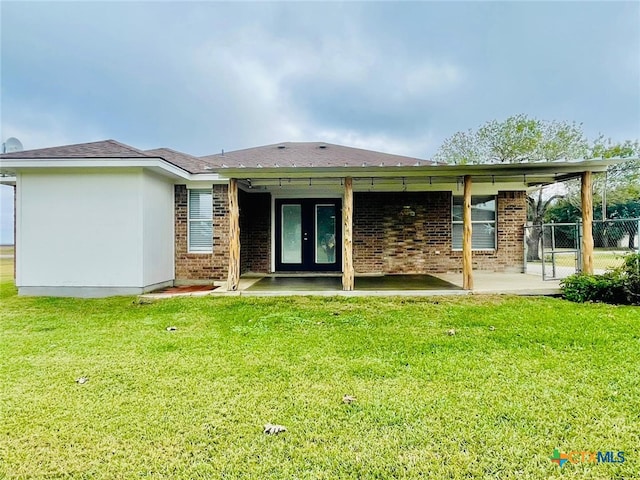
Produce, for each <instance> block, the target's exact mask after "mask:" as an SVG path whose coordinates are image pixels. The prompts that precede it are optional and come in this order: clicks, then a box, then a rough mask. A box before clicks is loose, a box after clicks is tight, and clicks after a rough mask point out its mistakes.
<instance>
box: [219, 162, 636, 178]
mask: <svg viewBox="0 0 640 480" xmlns="http://www.w3.org/2000/svg"><path fill="white" fill-rule="evenodd" d="M628 160H632V159H629V158H623V159H617V158H614V159H597V160H580V161H557V162H537V163H509V164H479V165H419V166H417V165H416V166H401V167H398V166H383V167H380V166H363V167H279V168H264V167H263V168H248V167H245V168H224V169H222V168H221V169H218V173H219V174H220V176H221V177H222V178H252V179H253V178H331V177H333V178H339V177H353V178H366V177H373V178H384V177H407V178H409V177H461V176H464V175H472V176H489V177H490V176H495V177H502V176H510V177H512V176H516V175H539V176H545V175H546V176H548V177H551V178H553V177H554V176H560V175H567V174H569V175H571V174H574V175H578V174H580V173H581V172H585V171H591V172H604V171H606V170H607V167H608V166H609V165H615V164H618V163H623V162H625V161H628Z"/></svg>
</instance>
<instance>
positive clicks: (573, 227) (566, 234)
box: [524, 218, 640, 280]
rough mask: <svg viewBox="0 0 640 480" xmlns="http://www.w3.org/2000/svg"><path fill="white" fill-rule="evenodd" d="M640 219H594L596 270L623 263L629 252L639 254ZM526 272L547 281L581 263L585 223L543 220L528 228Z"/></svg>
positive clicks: (526, 232) (566, 272)
mask: <svg viewBox="0 0 640 480" xmlns="http://www.w3.org/2000/svg"><path fill="white" fill-rule="evenodd" d="M639 232H640V218H631V219H610V220H594V222H593V246H594V252H593V257H594V260H593V266H594V273H604V272H606V271H607V270H610V269H612V268H616V267H619V266H620V265H622V261H623V258H624V256H625V255H626V254H628V253H630V252H638V253H640V238H639ZM524 237H525V238H524V242H525V258H524V271H525V272H526V273H531V274H536V275H541V276H542V278H543V279H544V280H555V279H561V278H565V277H567V276H569V275H572V274H574V273H578V272H580V269H581V266H582V250H581V249H582V224H581V222H577V223H544V224H541V225H528V226H526V227H525V236H524Z"/></svg>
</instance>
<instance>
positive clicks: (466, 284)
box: [462, 175, 473, 290]
mask: <svg viewBox="0 0 640 480" xmlns="http://www.w3.org/2000/svg"><path fill="white" fill-rule="evenodd" d="M471 234H472V227H471V175H465V176H464V203H463V209H462V288H464V289H465V290H473V261H472V256H471Z"/></svg>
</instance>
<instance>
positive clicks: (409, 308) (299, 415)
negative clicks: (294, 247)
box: [0, 282, 640, 479]
mask: <svg viewBox="0 0 640 480" xmlns="http://www.w3.org/2000/svg"><path fill="white" fill-rule="evenodd" d="M1 302H2V318H1V323H0V328H1V330H0V389H1V391H0V478H1V477H3V476H6V477H7V478H61V477H64V478H140V477H142V478H144V477H151V478H184V479H193V478H220V477H222V478H256V479H268V478H274V479H276V478H277V479H281V478H309V479H334V478H380V479H385V478H438V479H440V478H452V479H453V478H500V479H505V478H519V479H521V478H535V479H549V478H575V477H579V478H590V479H605V478H619V479H631V478H640V311H639V309H638V308H637V307H615V306H608V305H577V304H571V303H568V302H565V301H563V300H559V299H552V298H515V297H483V296H472V297H465V298H463V297H447V298H445V297H441V298H432V299H408V298H381V297H376V298H348V299H345V298H337V297H335V298H332V297H314V298H306V297H292V298H238V297H226V298H212V297H204V298H179V299H170V300H163V301H157V302H153V303H146V302H141V301H138V300H137V299H135V298H131V297H127V298H111V299H101V300H76V299H54V298H19V297H17V296H15V293H14V288H13V286H12V285H11V284H10V283H7V282H5V283H4V284H3V285H2V298H1ZM167 326H175V327H177V330H176V331H167V329H166V327H167ZM491 327H494V328H491ZM449 329H455V331H456V333H455V335H448V334H447V331H448V330H449ZM81 376H86V377H87V378H88V379H89V381H88V382H87V383H85V384H83V385H81V384H78V383H76V381H75V380H76V379H77V378H79V377H81ZM344 394H350V395H353V396H355V397H357V401H356V402H355V403H352V404H350V405H347V404H344V403H342V397H343V395H344ZM268 422H271V423H276V424H281V425H284V426H286V427H287V429H288V431H287V432H285V433H283V434H280V435H277V436H275V435H274V436H269V435H265V434H264V433H263V432H262V430H263V425H264V424H266V423H268ZM556 448H557V449H559V450H560V451H562V452H565V453H569V452H570V451H572V450H576V451H603V452H604V451H614V452H616V453H617V452H618V451H623V452H624V458H625V461H624V463H617V464H613V463H576V464H572V463H567V464H566V465H564V466H563V467H562V468H560V467H558V466H557V465H556V464H554V463H552V462H551V461H550V456H551V455H552V454H553V450H554V449H556ZM576 458H580V455H578V456H577V457H574V459H576Z"/></svg>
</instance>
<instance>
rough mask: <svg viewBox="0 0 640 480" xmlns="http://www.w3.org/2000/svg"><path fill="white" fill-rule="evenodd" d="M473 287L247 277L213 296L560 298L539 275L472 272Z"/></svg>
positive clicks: (429, 279)
mask: <svg viewBox="0 0 640 480" xmlns="http://www.w3.org/2000/svg"><path fill="white" fill-rule="evenodd" d="M474 280H475V287H474V288H473V289H465V288H464V283H463V278H462V274H459V273H441V274H434V275H379V276H369V275H366V276H356V277H355V282H354V284H355V288H354V289H353V290H348V291H345V290H343V288H342V277H341V276H338V275H295V276H294V275H247V276H243V277H242V278H241V279H240V282H239V286H238V289H237V290H236V291H234V292H230V291H225V290H224V289H217V290H214V291H213V292H211V294H213V295H243V296H285V295H321V296H327V295H340V296H440V295H470V294H509V295H559V294H560V293H561V291H560V284H559V281H543V280H542V277H540V276H538V275H528V274H520V273H495V272H474Z"/></svg>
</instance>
